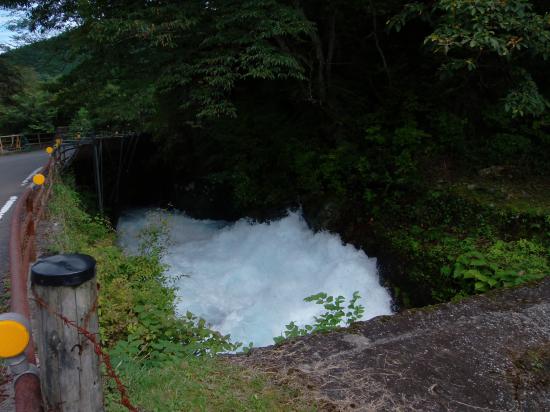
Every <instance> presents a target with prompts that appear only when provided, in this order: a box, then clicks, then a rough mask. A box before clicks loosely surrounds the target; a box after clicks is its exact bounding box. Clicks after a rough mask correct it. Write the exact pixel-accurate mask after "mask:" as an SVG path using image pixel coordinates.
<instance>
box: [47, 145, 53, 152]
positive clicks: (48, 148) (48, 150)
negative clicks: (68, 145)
mask: <svg viewBox="0 0 550 412" xmlns="http://www.w3.org/2000/svg"><path fill="white" fill-rule="evenodd" d="M46 153H48V154H52V153H53V147H49V146H48V147H46Z"/></svg>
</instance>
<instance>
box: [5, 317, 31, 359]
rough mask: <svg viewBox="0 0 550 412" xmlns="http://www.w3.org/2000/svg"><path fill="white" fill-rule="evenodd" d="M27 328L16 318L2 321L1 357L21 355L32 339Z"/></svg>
mask: <svg viewBox="0 0 550 412" xmlns="http://www.w3.org/2000/svg"><path fill="white" fill-rule="evenodd" d="M30 338H31V337H30V335H29V332H28V331H27V328H26V327H25V326H24V325H22V324H21V323H19V322H16V321H14V320H2V321H0V358H12V357H14V356H17V355H21V354H22V353H23V352H24V351H25V348H26V347H27V345H28V344H29V340H30Z"/></svg>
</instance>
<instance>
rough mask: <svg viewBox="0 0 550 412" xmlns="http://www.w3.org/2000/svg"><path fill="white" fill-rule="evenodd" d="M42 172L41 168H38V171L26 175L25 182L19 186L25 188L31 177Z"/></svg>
mask: <svg viewBox="0 0 550 412" xmlns="http://www.w3.org/2000/svg"><path fill="white" fill-rule="evenodd" d="M41 170H42V167H39V168H38V169H36V170H35V171H34V172H32V173H31V174H30V175H28V176H27V177H26V178H25V180H23V183H21V186H27V185H28V184H29V182H30V181H31V179H32V178H33V176H34V175H35V174H37V173H38V172H40V171H41Z"/></svg>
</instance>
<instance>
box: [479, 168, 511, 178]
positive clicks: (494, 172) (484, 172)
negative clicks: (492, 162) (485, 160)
mask: <svg viewBox="0 0 550 412" xmlns="http://www.w3.org/2000/svg"><path fill="white" fill-rule="evenodd" d="M504 170H506V167H505V166H491V167H486V168H485V169H481V170H480V171H479V172H478V173H479V175H480V176H483V177H496V176H500V175H501V174H502V172H503V171H504Z"/></svg>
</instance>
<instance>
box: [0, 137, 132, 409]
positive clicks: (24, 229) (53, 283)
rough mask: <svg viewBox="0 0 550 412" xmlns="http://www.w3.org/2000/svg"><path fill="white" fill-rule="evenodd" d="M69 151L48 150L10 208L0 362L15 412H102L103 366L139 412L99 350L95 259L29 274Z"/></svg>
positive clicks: (65, 258) (57, 263) (72, 258)
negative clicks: (7, 298)
mask: <svg viewBox="0 0 550 412" xmlns="http://www.w3.org/2000/svg"><path fill="white" fill-rule="evenodd" d="M48 149H51V148H48ZM75 149H76V148H75V145H72V144H68V145H67V146H66V147H63V146H62V142H61V141H58V142H56V149H55V150H53V149H51V150H47V153H49V154H50V155H51V156H50V160H49V161H48V164H47V166H46V167H45V168H44V169H43V171H42V172H41V173H38V174H36V175H34V176H33V183H34V184H33V186H32V187H29V188H27V189H26V190H25V191H24V193H23V194H22V196H21V197H20V198H19V201H18V202H17V203H16V205H15V209H14V211H13V216H12V219H11V233H10V244H9V258H10V276H11V313H7V314H0V358H3V359H5V360H6V362H7V364H8V365H9V366H10V370H11V372H12V375H14V390H15V409H16V412H42V411H44V407H45V408H46V409H45V410H46V411H48V412H49V411H56V412H57V411H59V412H64V411H67V412H69V411H71V412H72V411H80V412H102V411H103V410H104V406H103V390H102V382H101V369H100V364H101V363H103V364H104V365H105V370H106V372H107V375H108V376H109V377H110V378H112V379H113V380H114V381H115V383H116V387H117V390H118V391H119V393H120V403H121V404H122V405H124V406H125V407H126V408H127V409H128V410H130V411H132V412H137V411H138V410H137V409H136V408H135V407H134V406H133V405H132V404H131V402H130V400H129V398H128V394H127V391H126V388H125V387H124V385H123V384H122V382H121V380H120V379H119V377H118V376H117V374H116V372H115V370H114V368H113V367H112V365H111V361H110V358H109V355H108V354H107V353H106V352H105V351H104V350H103V349H102V348H101V346H100V344H99V337H98V336H99V322H98V315H97V309H98V304H97V302H98V301H97V294H98V285H97V283H96V278H95V274H96V269H95V264H96V263H95V260H94V259H93V258H92V257H90V256H86V255H56V256H50V257H45V258H41V259H39V260H38V261H36V262H35V263H34V264H33V265H32V267H30V263H31V262H33V261H35V260H36V243H35V240H36V229H37V227H38V224H39V222H40V220H41V219H42V217H43V214H44V210H45V206H46V202H47V200H48V199H49V197H50V194H51V191H52V180H53V177H54V175H55V173H56V172H57V171H58V170H60V169H62V168H63V167H64V166H65V165H66V164H67V163H69V162H70V161H71V160H72V158H73V156H74V153H75ZM29 271H30V274H31V276H30V280H31V284H32V286H30V288H29ZM29 289H30V291H31V293H32V296H29ZM29 302H32V303H33V307H32V309H33V310H32V311H31V305H30V303H29ZM31 312H32V313H33V316H34V319H33V320H34V321H35V322H34V323H35V330H36V332H37V334H36V336H35V338H36V340H35V341H33V336H32V331H31V330H32V328H31V322H30V320H31ZM35 346H36V347H37V348H38V359H39V360H40V362H39V363H40V367H39V368H37V366H36V365H37V363H38V362H37V357H36V354H35V351H34V348H35Z"/></svg>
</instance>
